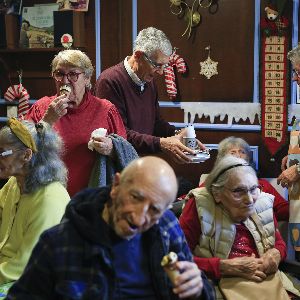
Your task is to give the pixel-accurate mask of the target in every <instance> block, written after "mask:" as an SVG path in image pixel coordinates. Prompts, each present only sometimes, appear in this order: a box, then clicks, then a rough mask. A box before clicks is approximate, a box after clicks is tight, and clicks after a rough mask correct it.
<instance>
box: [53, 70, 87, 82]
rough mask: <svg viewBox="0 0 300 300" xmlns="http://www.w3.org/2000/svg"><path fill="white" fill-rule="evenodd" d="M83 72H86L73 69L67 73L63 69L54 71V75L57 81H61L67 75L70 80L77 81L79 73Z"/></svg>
mask: <svg viewBox="0 0 300 300" xmlns="http://www.w3.org/2000/svg"><path fill="white" fill-rule="evenodd" d="M83 73H84V72H74V71H71V72H69V73H66V74H65V73H63V72H61V71H54V72H53V74H52V76H53V78H54V79H55V80H56V81H59V82H61V81H62V80H63V79H64V77H65V76H66V77H67V78H68V80H69V81H71V82H76V81H77V80H78V77H79V75H80V74H83Z"/></svg>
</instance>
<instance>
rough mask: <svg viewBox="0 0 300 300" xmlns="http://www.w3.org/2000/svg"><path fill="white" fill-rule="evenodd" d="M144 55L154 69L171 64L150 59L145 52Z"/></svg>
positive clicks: (163, 67)
mask: <svg viewBox="0 0 300 300" xmlns="http://www.w3.org/2000/svg"><path fill="white" fill-rule="evenodd" d="M144 57H145V59H146V61H147V62H148V63H149V64H150V65H151V66H152V67H153V68H154V69H165V68H166V67H168V66H169V64H160V63H157V62H155V61H153V60H152V59H150V58H149V57H148V56H147V55H146V54H145V53H144Z"/></svg>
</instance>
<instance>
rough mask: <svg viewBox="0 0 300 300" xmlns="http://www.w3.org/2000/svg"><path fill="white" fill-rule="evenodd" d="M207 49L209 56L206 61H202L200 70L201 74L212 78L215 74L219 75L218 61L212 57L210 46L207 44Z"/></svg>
mask: <svg viewBox="0 0 300 300" xmlns="http://www.w3.org/2000/svg"><path fill="white" fill-rule="evenodd" d="M205 50H207V51H208V57H207V59H206V60H205V61H201V62H200V67H201V70H200V72H199V74H200V75H204V76H205V77H206V78H207V79H210V78H211V77H212V76H214V75H218V74H219V73H218V69H217V66H218V62H217V61H213V60H212V59H211V58H210V46H207V47H206V48H205Z"/></svg>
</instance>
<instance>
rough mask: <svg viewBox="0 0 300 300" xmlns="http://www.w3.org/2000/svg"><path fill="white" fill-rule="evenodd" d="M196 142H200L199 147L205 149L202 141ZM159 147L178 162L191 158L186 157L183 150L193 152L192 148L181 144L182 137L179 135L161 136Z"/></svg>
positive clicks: (187, 161) (190, 160) (188, 160)
mask: <svg viewBox="0 0 300 300" xmlns="http://www.w3.org/2000/svg"><path fill="white" fill-rule="evenodd" d="M198 142H199V141H198ZM198 144H200V145H199V147H200V148H201V149H205V147H204V146H203V145H202V143H200V142H199V143H198ZM160 148H161V150H162V151H163V152H164V153H166V154H168V155H170V157H171V158H172V159H173V160H174V161H175V162H177V163H179V164H184V163H190V162H192V159H191V158H190V157H188V156H187V155H186V154H185V153H184V152H187V153H190V154H195V151H194V150H191V149H190V148H188V147H186V146H185V145H183V144H182V137H181V136H180V135H175V136H171V137H167V138H161V139H160Z"/></svg>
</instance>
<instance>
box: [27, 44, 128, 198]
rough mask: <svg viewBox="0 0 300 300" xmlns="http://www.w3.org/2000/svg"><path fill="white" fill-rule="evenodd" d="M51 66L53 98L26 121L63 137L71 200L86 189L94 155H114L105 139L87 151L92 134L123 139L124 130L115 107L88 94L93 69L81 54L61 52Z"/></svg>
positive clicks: (36, 106)
mask: <svg viewBox="0 0 300 300" xmlns="http://www.w3.org/2000/svg"><path fill="white" fill-rule="evenodd" d="M51 65H52V77H53V79H54V82H55V86H56V95H54V96H52V97H48V96H46V97H43V98H41V99H40V100H38V101H37V102H36V103H34V104H33V105H32V107H31V108H30V110H29V112H28V114H27V116H26V118H28V119H30V120H32V121H34V122H35V123H37V122H39V121H40V120H43V121H45V122H47V123H49V124H51V125H52V126H53V128H54V129H55V130H56V131H57V132H58V133H59V134H60V136H61V137H62V139H63V141H64V144H65V152H64V154H63V161H64V162H65V164H66V166H67V169H68V172H69V179H68V186H67V189H68V192H69V194H70V195H71V196H73V195H74V194H75V193H76V192H78V191H80V190H82V189H83V188H86V187H87V186H88V183H89V178H90V176H91V173H92V169H93V167H94V165H95V163H96V159H97V154H96V153H97V152H98V153H100V154H102V155H105V156H106V157H113V155H114V147H113V143H112V140H111V138H109V137H107V136H101V137H94V138H93V146H94V147H93V148H94V150H96V151H92V150H90V149H88V147H87V145H88V142H89V141H90V139H91V133H92V132H93V131H94V130H95V129H98V128H104V129H106V130H107V134H108V135H109V134H112V133H116V134H117V135H119V136H121V137H123V138H126V130H125V127H124V125H123V121H122V119H121V116H120V115H119V112H118V111H117V109H116V107H115V106H114V105H113V104H112V103H111V102H109V101H108V100H105V99H99V98H97V97H95V96H93V95H92V94H91V92H90V87H91V77H92V74H93V71H94V68H93V65H92V62H91V60H90V59H89V57H88V56H87V55H86V54H85V53H84V52H82V51H80V50H63V51H60V52H59V53H58V54H57V55H56V56H55V57H54V59H53V61H52V64H51ZM95 152H96V153H95ZM79 159H80V162H79V161H78V160H79Z"/></svg>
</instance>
